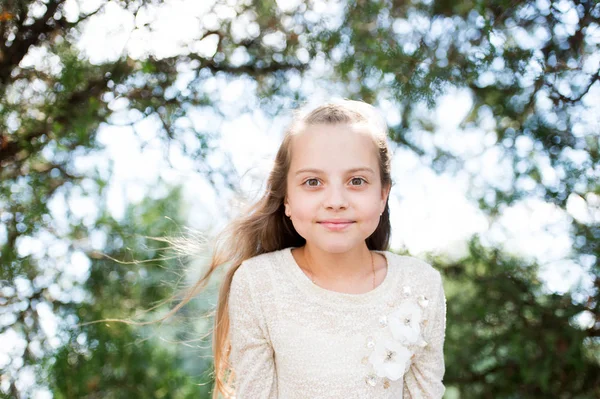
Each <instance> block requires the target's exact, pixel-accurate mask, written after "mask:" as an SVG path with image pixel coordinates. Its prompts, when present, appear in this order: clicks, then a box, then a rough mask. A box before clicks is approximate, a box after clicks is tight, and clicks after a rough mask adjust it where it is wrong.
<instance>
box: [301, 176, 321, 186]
mask: <svg viewBox="0 0 600 399" xmlns="http://www.w3.org/2000/svg"><path fill="white" fill-rule="evenodd" d="M309 182H316V183H317V184H318V183H319V179H315V178H312V179H306V180H305V181H304V183H302V184H303V185H305V186H309V187H317V184H310V183H309ZM307 183H308V184H307Z"/></svg>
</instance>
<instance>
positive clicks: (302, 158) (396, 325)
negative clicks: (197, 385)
mask: <svg viewBox="0 0 600 399" xmlns="http://www.w3.org/2000/svg"><path fill="white" fill-rule="evenodd" d="M386 138H387V128H386V126H385V123H384V122H382V119H381V118H380V117H378V116H377V115H376V113H375V111H374V109H373V107H371V106H370V105H368V104H366V103H363V102H358V101H350V100H343V101H341V102H337V103H329V104H325V105H322V106H320V107H318V108H316V109H314V110H313V111H312V112H310V113H308V114H307V115H305V116H301V117H300V116H296V118H295V119H294V121H293V122H292V124H291V126H290V127H289V129H288V131H287V132H286V134H285V137H284V139H283V142H282V144H281V146H280V148H279V151H278V152H277V156H276V159H275V163H274V166H273V169H272V171H271V173H270V175H269V178H268V182H267V188H266V192H265V194H264V195H263V197H262V198H261V199H260V200H259V201H258V202H257V203H256V204H254V205H253V206H252V207H251V208H250V209H249V211H248V212H247V213H244V214H243V216H242V217H241V218H239V219H237V220H235V221H234V222H233V223H232V224H231V225H230V226H229V228H228V229H227V230H226V231H225V232H224V233H223V234H224V235H225V237H226V239H225V240H220V241H218V242H217V247H216V248H215V254H214V258H213V260H212V263H211V268H210V270H209V271H208V272H207V274H206V275H205V276H204V277H203V278H202V279H201V280H200V281H198V283H197V285H196V288H198V287H199V286H200V285H202V283H203V282H204V281H205V280H206V279H207V278H208V277H209V276H210V275H211V273H212V272H213V271H214V270H215V268H217V267H218V265H220V264H223V263H225V262H231V268H230V269H229V270H228V271H227V273H226V275H225V278H224V280H223V283H222V286H221V290H220V293H219V302H218V308H217V314H216V317H215V333H214V337H213V339H214V341H213V343H214V346H213V351H214V361H215V377H216V380H215V390H214V392H213V397H214V398H217V397H218V396H219V394H223V395H225V396H227V397H230V396H231V395H235V397H236V398H237V399H261V398H282V399H293V398H311V399H312V398H441V397H442V395H443V393H444V390H445V388H444V385H443V383H442V379H443V376H444V356H443V345H444V336H445V328H446V300H445V295H444V290H443V287H442V280H441V276H440V273H439V272H438V271H437V270H435V269H434V268H433V267H432V266H430V265H429V264H428V263H425V262H424V261H421V260H419V259H416V258H413V257H409V256H400V255H396V254H394V253H392V252H389V251H388V250H387V248H388V244H389V238H390V220H389V208H388V195H389V192H390V189H391V186H392V180H391V176H390V152H389V149H388V146H387V142H386Z"/></svg>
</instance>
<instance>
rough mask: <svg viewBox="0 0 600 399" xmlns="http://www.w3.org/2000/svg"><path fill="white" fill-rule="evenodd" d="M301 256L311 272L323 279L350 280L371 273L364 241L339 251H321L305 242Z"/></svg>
mask: <svg viewBox="0 0 600 399" xmlns="http://www.w3.org/2000/svg"><path fill="white" fill-rule="evenodd" d="M302 256H303V257H304V260H305V261H306V262H308V264H309V267H310V269H311V270H312V273H313V274H315V275H317V276H319V277H320V278H321V279H325V280H330V279H331V280H337V281H340V280H348V279H350V280H352V279H355V278H363V277H364V276H365V275H366V274H372V273H373V271H372V265H371V253H370V252H369V249H368V248H367V244H366V243H365V244H364V245H360V246H357V247H355V248H353V249H351V250H350V251H347V252H340V253H331V252H327V251H323V250H322V249H320V248H318V247H316V246H314V245H310V244H308V243H307V244H306V245H305V246H304V247H302Z"/></svg>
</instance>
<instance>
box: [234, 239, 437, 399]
mask: <svg viewBox="0 0 600 399" xmlns="http://www.w3.org/2000/svg"><path fill="white" fill-rule="evenodd" d="M291 249H292V248H285V249H282V250H279V251H274V252H270V253H266V254H261V255H258V256H256V257H253V258H251V259H248V260H246V261H244V262H243V263H242V264H241V265H240V267H239V269H238V270H237V271H236V272H235V274H234V276H233V281H232V284H231V291H230V294H229V295H230V296H229V317H230V327H229V333H230V340H231V353H230V362H231V365H232V367H233V370H234V371H235V390H236V399H261V398H266V399H275V398H277V399H296V398H298V399H300V398H302V399H306V398H310V399H317V398H319V399H325V398H345V399H351V398H356V399H367V398H378V399H380V398H390V399H391V398H395V399H400V398H405V399H406V398H411V399H420V398H427V399H437V398H441V397H442V396H443V394H444V391H445V387H444V384H443V382H442V380H443V376H444V371H445V364H444V354H443V346H444V338H445V330H446V298H445V295H444V288H443V285H442V279H441V275H440V273H439V272H438V271H437V270H435V269H434V268H433V267H432V266H431V265H429V264H428V263H426V262H424V261H422V260H420V259H417V258H414V257H410V256H401V255H397V254H394V253H392V252H389V251H376V252H379V253H381V254H382V255H384V256H385V258H386V260H387V264H388V268H387V274H386V276H385V278H384V280H383V281H382V282H381V283H380V284H379V285H378V286H377V287H376V288H375V289H373V290H371V291H369V292H367V293H364V294H347V293H340V292H335V291H331V290H327V289H324V288H321V287H319V286H317V285H315V284H313V283H312V281H311V280H310V279H309V278H308V276H306V275H305V274H304V272H303V271H302V270H301V269H300V267H299V265H298V264H297V263H296V261H295V259H294V257H293V255H292V253H291Z"/></svg>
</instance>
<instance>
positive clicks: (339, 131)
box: [290, 124, 378, 173]
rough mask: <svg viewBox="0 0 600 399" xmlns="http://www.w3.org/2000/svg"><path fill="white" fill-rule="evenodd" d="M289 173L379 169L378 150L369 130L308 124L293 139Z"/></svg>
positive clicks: (359, 127)
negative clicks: (304, 170)
mask: <svg viewBox="0 0 600 399" xmlns="http://www.w3.org/2000/svg"><path fill="white" fill-rule="evenodd" d="M291 154H292V160H291V164H290V172H292V173H293V172H294V171H296V170H298V169H301V168H316V169H322V170H324V171H331V172H334V171H337V170H342V169H343V170H347V169H351V168H356V167H371V168H372V169H373V170H377V165H378V158H377V147H376V146H375V142H374V140H373V136H372V134H371V133H370V132H369V130H368V129H367V128H366V127H363V126H352V125H347V124H336V125H326V124H319V125H309V126H306V127H305V128H304V129H303V130H302V131H300V132H299V133H297V134H295V135H294V136H293V137H292V142H291Z"/></svg>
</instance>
